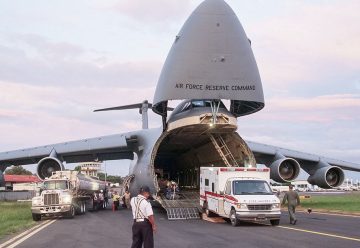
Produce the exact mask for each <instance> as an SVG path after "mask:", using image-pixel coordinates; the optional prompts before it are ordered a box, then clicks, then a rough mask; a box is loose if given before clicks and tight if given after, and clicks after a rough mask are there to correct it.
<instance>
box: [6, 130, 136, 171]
mask: <svg viewBox="0 0 360 248" xmlns="http://www.w3.org/2000/svg"><path fill="white" fill-rule="evenodd" d="M136 143H137V139H136V136H131V135H130V134H115V135H109V136H102V137H97V138H90V139H83V140H76V141H70V142H64V143H58V144H52V145H45V146H38V147H33V148H28V149H21V150H15V151H9V152H1V153H0V165H1V166H10V165H26V164H35V163H38V162H39V161H40V160H41V159H43V158H44V157H48V156H49V155H50V154H51V153H52V152H53V151H55V154H56V158H57V159H59V160H60V161H66V162H67V163H78V162H89V161H95V160H99V161H103V160H117V159H133V156H134V155H133V152H134V150H135V149H136Z"/></svg>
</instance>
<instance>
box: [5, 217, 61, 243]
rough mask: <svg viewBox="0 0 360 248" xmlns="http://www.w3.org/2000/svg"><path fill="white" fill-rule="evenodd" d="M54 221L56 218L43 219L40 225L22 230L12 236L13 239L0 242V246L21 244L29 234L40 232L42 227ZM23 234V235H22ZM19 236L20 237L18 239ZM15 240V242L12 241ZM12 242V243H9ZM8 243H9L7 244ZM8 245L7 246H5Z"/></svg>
mask: <svg viewBox="0 0 360 248" xmlns="http://www.w3.org/2000/svg"><path fill="white" fill-rule="evenodd" d="M55 221H57V220H56V219H55V220H47V221H45V222H44V223H43V224H42V225H40V226H36V227H37V228H32V230H31V229H30V230H31V231H30V230H28V231H29V232H24V233H22V234H20V235H18V236H16V237H14V238H13V239H11V240H9V241H11V242H9V241H7V242H6V243H4V244H2V245H1V246H0V248H2V247H6V248H14V247H16V246H17V245H19V244H21V243H22V242H24V241H25V240H27V239H28V238H30V237H31V236H33V235H34V234H36V233H38V232H40V231H41V230H42V229H44V228H45V227H47V226H49V225H51V224H52V223H54V222H55ZM24 234H25V235H24ZM18 238H20V239H18ZM16 239H18V240H17V241H15V240H16ZM14 241H15V242H14ZM11 243H12V244H11ZM9 244H10V245H9ZM6 245H8V246H6Z"/></svg>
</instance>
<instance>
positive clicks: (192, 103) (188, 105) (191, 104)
mask: <svg viewBox="0 0 360 248" xmlns="http://www.w3.org/2000/svg"><path fill="white" fill-rule="evenodd" d="M212 101H214V100H201V99H200V100H187V101H185V102H182V103H181V104H180V105H179V106H177V107H176V108H175V110H174V111H173V112H172V115H174V114H178V113H182V112H185V111H187V110H190V109H192V108H199V107H207V108H210V107H211V102H212ZM215 101H216V100H215ZM219 108H220V109H226V107H225V105H224V104H223V102H222V101H220V106H219Z"/></svg>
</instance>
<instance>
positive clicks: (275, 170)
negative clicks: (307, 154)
mask: <svg viewBox="0 0 360 248" xmlns="http://www.w3.org/2000/svg"><path fill="white" fill-rule="evenodd" d="M274 160H275V161H274V162H272V164H271V165H270V166H269V167H270V177H271V179H272V180H274V181H276V182H279V183H286V182H290V181H293V180H295V179H296V178H297V177H298V176H299V173H300V165H299V163H298V161H296V160H295V159H293V158H286V157H285V156H284V155H282V154H279V153H277V154H276V155H275V159H274Z"/></svg>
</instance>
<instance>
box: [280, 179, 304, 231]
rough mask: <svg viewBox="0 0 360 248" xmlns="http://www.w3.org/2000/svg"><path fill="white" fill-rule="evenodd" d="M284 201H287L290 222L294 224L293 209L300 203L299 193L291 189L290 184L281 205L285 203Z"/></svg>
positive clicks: (295, 220)
mask: <svg viewBox="0 0 360 248" xmlns="http://www.w3.org/2000/svg"><path fill="white" fill-rule="evenodd" d="M286 201H287V202H288V210H289V216H290V224H293V225H296V222H297V219H296V216H295V209H296V206H299V205H300V198H299V194H298V193H297V192H296V191H294V190H293V186H292V185H289V191H288V192H286V193H285V195H284V198H283V201H282V205H285V203H286Z"/></svg>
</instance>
